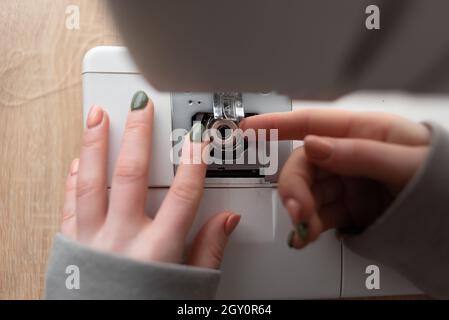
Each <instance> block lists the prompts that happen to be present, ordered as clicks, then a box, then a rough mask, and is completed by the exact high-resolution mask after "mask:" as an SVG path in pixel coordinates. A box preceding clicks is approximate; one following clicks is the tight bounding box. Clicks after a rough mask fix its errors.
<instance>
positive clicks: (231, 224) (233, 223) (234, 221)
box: [224, 214, 240, 236]
mask: <svg viewBox="0 0 449 320" xmlns="http://www.w3.org/2000/svg"><path fill="white" fill-rule="evenodd" d="M239 222H240V215H238V214H231V215H230V216H229V217H228V219H227V220H226V222H225V226H224V232H225V234H226V235H227V236H229V235H231V233H232V232H233V231H234V230H235V228H236V227H237V225H238V224H239Z"/></svg>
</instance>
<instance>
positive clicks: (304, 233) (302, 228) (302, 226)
mask: <svg viewBox="0 0 449 320" xmlns="http://www.w3.org/2000/svg"><path fill="white" fill-rule="evenodd" d="M295 229H296V233H297V234H298V236H299V238H300V239H301V240H302V241H304V242H306V241H307V238H308V237H309V226H308V225H307V223H305V222H301V223H298V224H297V225H295Z"/></svg>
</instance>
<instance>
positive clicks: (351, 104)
mask: <svg viewBox="0 0 449 320" xmlns="http://www.w3.org/2000/svg"><path fill="white" fill-rule="evenodd" d="M138 90H144V91H145V92H146V93H147V94H148V95H149V96H150V97H151V99H152V100H153V102H154V105H155V119H154V131H153V159H152V161H151V165H150V175H149V183H148V186H149V189H148V201H147V210H148V213H149V214H150V215H152V214H154V213H155V212H156V211H157V208H158V207H159V205H160V203H161V201H162V199H163V197H164V196H165V194H166V192H167V190H168V187H169V186H170V184H171V182H172V181H173V178H174V174H175V166H174V165H173V163H172V161H171V159H170V151H171V147H172V141H171V139H170V137H171V133H172V130H173V129H176V128H174V127H173V124H174V123H179V122H178V121H177V120H179V119H175V118H174V117H177V116H178V114H179V113H174V112H173V105H174V100H176V99H178V102H177V103H179V101H181V102H182V101H184V100H185V101H191V100H193V101H194V102H196V100H195V99H196V98H198V97H202V98H204V99H203V101H202V105H201V106H199V104H196V105H195V107H196V108H198V110H199V109H201V108H211V107H210V103H209V102H208V101H207V99H208V98H207V97H208V94H192V93H184V95H185V96H183V94H182V93H181V94H180V93H177V94H173V93H161V92H158V91H156V90H155V89H154V88H152V87H151V86H150V85H149V84H148V83H147V82H146V81H145V80H144V78H143V77H142V76H141V75H140V73H139V71H138V70H137V68H136V66H135V64H134V63H133V61H132V59H131V58H130V56H129V54H128V51H127V50H126V49H125V48H123V47H97V48H94V49H92V50H90V51H89V52H88V53H87V54H86V56H85V60H84V64H83V94H84V96H83V114H84V119H85V118H86V115H87V112H88V110H89V108H90V107H91V105H94V104H97V105H100V106H102V107H103V108H104V109H105V110H106V111H107V112H108V114H109V117H110V149H109V168H108V170H109V182H110V177H111V172H112V169H113V167H114V164H115V160H116V157H117V154H118V151H119V148H120V140H121V136H122V132H123V128H124V125H125V120H126V115H127V112H128V110H129V104H130V101H131V98H132V96H133V94H134V93H135V92H136V91H138ZM243 97H244V100H245V107H248V108H247V109H246V111H248V112H255V113H261V112H264V111H263V110H258V109H257V105H258V104H260V103H261V101H262V102H263V103H268V104H267V105H270V104H269V103H272V104H276V103H278V104H279V105H282V110H278V111H289V110H291V109H297V108H303V107H308V108H313V107H317V106H319V107H323V106H325V107H329V108H331V107H343V106H344V108H347V109H354V110H385V111H389V112H395V113H399V114H402V115H404V116H407V117H409V118H412V119H413V120H424V119H426V120H432V119H434V120H439V121H440V122H441V119H442V117H443V116H444V118H445V119H449V108H447V107H446V106H445V104H446V105H447V102H448V100H449V99H448V98H447V97H442V98H433V99H428V98H419V99H413V100H412V99H409V98H407V97H406V96H403V95H402V96H401V95H395V94H387V95H383V96H382V97H380V96H379V95H375V94H368V95H367V94H362V95H360V94H358V95H351V96H347V97H344V98H342V99H340V100H338V101H336V102H332V103H329V102H324V103H320V102H293V104H292V103H291V101H290V100H289V99H288V98H286V97H282V96H278V95H275V94H249V93H248V94H245V93H244V94H243ZM245 97H246V98H245ZM183 99H184V100H183ZM426 99H427V100H426ZM270 101H271V102H270ZM426 101H427V102H426ZM429 101H430V102H431V103H432V106H431V105H428V107H427V108H425V109H424V108H419V107H418V104H419V103H424V102H426V103H429ZM343 104H344V105H343ZM186 108H187V107H186ZM431 108H432V109H431ZM429 110H432V112H429ZM423 111H424V112H423ZM186 129H189V128H186ZM299 145H300V142H294V143H293V145H292V144H291V143H289V142H285V143H282V144H280V145H279V146H280V147H281V148H282V150H284V151H285V150H287V154H285V152H284V154H282V153H281V160H280V162H279V170H280V168H281V165H282V162H283V161H285V158H286V157H287V156H288V152H290V151H291V148H292V147H297V146H299ZM222 210H232V211H235V212H238V213H239V214H241V215H242V219H241V222H240V224H239V226H238V228H237V230H236V231H235V233H234V234H233V235H232V238H231V240H230V243H229V244H228V247H227V250H226V254H225V258H224V262H223V265H222V271H223V272H222V279H221V283H220V287H219V290H218V296H217V297H218V298H234V299H251V298H253V299H257V298H338V297H349V296H369V295H394V294H414V293H419V291H418V290H417V289H415V288H414V287H413V286H412V285H411V284H410V283H409V282H408V281H407V280H405V279H403V278H402V277H400V276H398V275H397V274H396V273H395V272H393V271H391V270H389V269H388V268H386V267H384V266H382V265H380V264H378V263H376V262H372V261H367V260H365V259H362V258H360V257H358V256H356V255H354V254H352V253H351V252H349V251H348V250H347V249H346V248H345V247H344V245H343V244H342V243H341V242H340V241H338V240H337V239H336V237H335V235H334V232H333V231H330V232H327V233H325V234H323V235H321V237H320V239H319V240H318V241H316V242H315V243H313V244H311V245H309V246H308V247H307V248H306V249H304V250H300V251H298V250H292V249H290V248H288V246H287V243H286V239H287V235H288V232H289V231H290V230H291V223H290V219H289V217H288V214H287V212H286V211H285V209H284V207H283V206H282V203H281V202H280V199H279V197H278V194H277V190H276V184H275V183H272V182H267V181H264V179H261V178H254V177H243V178H239V177H233V178H229V177H226V178H223V177H214V178H207V180H206V190H205V193H204V197H203V200H202V203H201V205H200V209H199V212H198V214H197V218H196V221H195V224H194V227H193V229H192V232H191V235H190V240H191V237H192V235H193V234H195V233H196V231H197V230H198V228H199V226H201V225H202V224H203V223H204V222H205V221H206V220H207V219H208V218H209V217H211V216H212V215H214V214H216V213H218V212H220V211H222ZM190 240H189V241H190ZM371 264H375V265H377V266H379V268H380V270H381V272H380V289H379V290H368V289H367V288H366V286H365V280H366V278H367V277H368V274H366V273H365V271H366V267H367V266H368V265H371Z"/></svg>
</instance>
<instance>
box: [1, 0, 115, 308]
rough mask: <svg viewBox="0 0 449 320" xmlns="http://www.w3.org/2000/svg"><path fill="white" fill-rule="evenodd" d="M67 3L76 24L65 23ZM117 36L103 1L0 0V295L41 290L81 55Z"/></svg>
mask: <svg viewBox="0 0 449 320" xmlns="http://www.w3.org/2000/svg"><path fill="white" fill-rule="evenodd" d="M68 5H77V6H79V9H80V18H81V19H80V22H81V23H80V29H79V30H69V29H67V28H66V25H65V20H66V17H67V15H66V13H65V10H66V8H67V6H68ZM120 42H121V41H120V39H119V37H118V36H117V31H116V28H115V26H114V25H113V24H112V22H111V18H110V15H109V13H108V11H107V7H106V5H105V2H104V1H100V0H70V1H64V0H57V1H55V0H39V1H35V0H0V299H37V298H41V297H42V296H43V287H44V286H43V285H44V275H45V269H46V263H47V255H48V252H49V249H50V246H51V241H52V237H53V235H54V233H55V232H56V231H57V230H58V226H59V221H60V217H61V215H60V212H61V210H62V205H63V190H64V183H65V177H66V174H67V172H68V168H69V165H70V162H71V160H72V159H73V158H74V157H76V156H77V154H78V149H79V140H80V134H81V130H82V92H81V63H82V58H83V56H84V54H85V52H86V51H87V50H88V49H90V48H92V47H94V46H97V45H104V44H120Z"/></svg>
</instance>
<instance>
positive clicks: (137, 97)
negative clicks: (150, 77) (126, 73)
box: [131, 91, 148, 111]
mask: <svg viewBox="0 0 449 320" xmlns="http://www.w3.org/2000/svg"><path fill="white" fill-rule="evenodd" d="M147 104H148V96H147V94H146V93H145V92H143V91H137V92H136V93H135V94H134V96H133V99H132V100H131V111H135V110H140V109H144V108H145V107H146V106H147Z"/></svg>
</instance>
